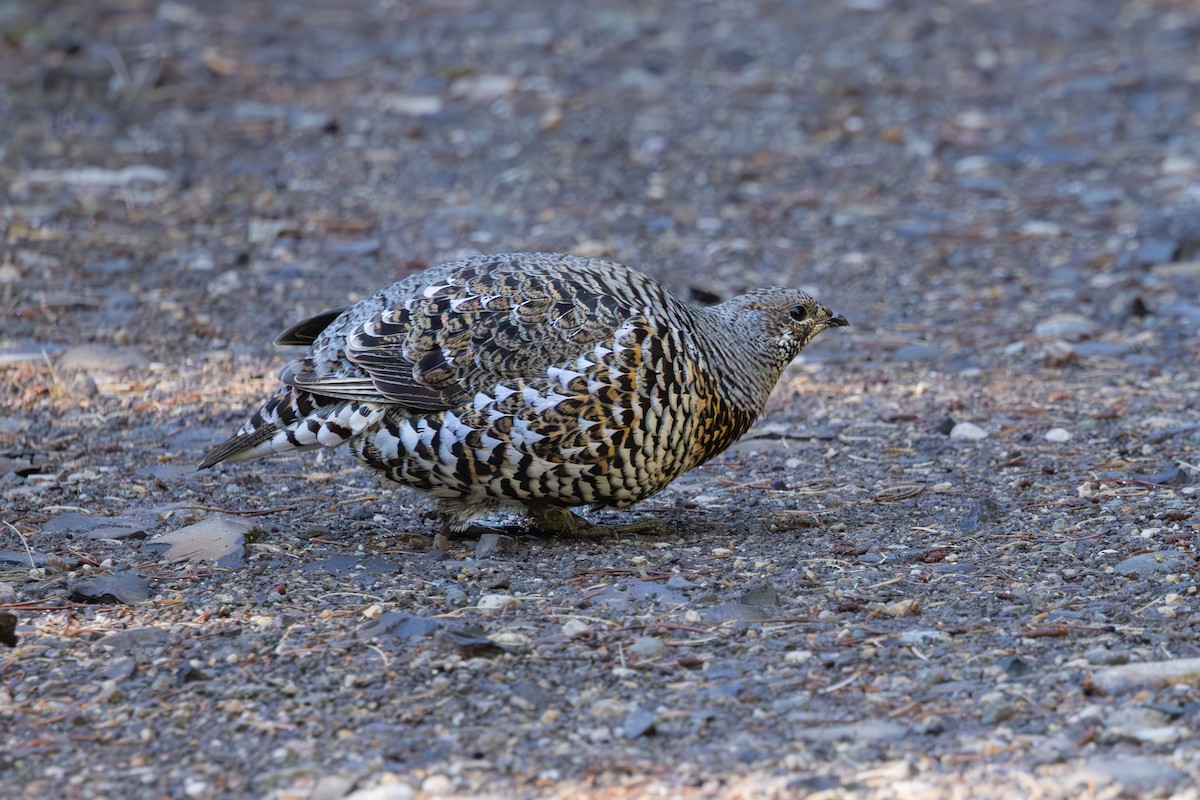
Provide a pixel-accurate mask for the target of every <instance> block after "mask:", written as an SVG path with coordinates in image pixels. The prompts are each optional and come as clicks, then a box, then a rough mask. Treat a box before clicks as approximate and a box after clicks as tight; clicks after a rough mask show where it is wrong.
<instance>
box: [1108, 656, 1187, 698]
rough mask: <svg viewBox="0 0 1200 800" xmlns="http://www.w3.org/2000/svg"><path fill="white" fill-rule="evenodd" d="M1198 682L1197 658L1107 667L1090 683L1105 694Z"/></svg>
mask: <svg viewBox="0 0 1200 800" xmlns="http://www.w3.org/2000/svg"><path fill="white" fill-rule="evenodd" d="M1198 679H1200V658H1176V659H1172V660H1170V661H1143V662H1140V663H1137V664H1121V665H1120V666H1116V667H1106V668H1105V669H1102V670H1100V671H1098V672H1097V673H1096V674H1095V675H1093V676H1092V683H1093V684H1095V685H1096V686H1098V687H1100V688H1101V689H1103V690H1104V691H1106V692H1110V693H1116V692H1127V691H1131V690H1134V689H1144V688H1153V687H1156V686H1171V685H1174V684H1177V683H1188V682H1192V681H1196V680H1198Z"/></svg>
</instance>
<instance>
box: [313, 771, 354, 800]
mask: <svg viewBox="0 0 1200 800" xmlns="http://www.w3.org/2000/svg"><path fill="white" fill-rule="evenodd" d="M356 783H358V776H357V775H347V774H343V773H330V774H328V775H322V776H321V777H319V778H317V780H316V782H315V783H314V784H313V787H312V788H311V789H310V790H309V791H308V793H307V795H306V797H305V800H342V798H344V797H346V796H347V795H348V794H349V793H350V790H351V789H353V788H354V784H356Z"/></svg>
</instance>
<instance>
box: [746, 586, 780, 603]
mask: <svg viewBox="0 0 1200 800" xmlns="http://www.w3.org/2000/svg"><path fill="white" fill-rule="evenodd" d="M738 600H739V601H740V602H742V603H745V604H746V605H749V606H758V607H759V608H774V607H775V606H777V605H779V591H778V590H777V589H776V588H775V587H774V586H772V585H771V584H769V583H760V584H758V585H757V586H752V587H750V588H749V589H747V590H746V591H745V592H743V593H742V596H741V597H739V598H738Z"/></svg>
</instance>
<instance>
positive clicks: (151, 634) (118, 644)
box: [96, 627, 171, 653]
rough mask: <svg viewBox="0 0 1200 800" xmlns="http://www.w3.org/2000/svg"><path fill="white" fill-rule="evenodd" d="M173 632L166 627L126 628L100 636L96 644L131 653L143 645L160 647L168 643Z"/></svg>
mask: <svg viewBox="0 0 1200 800" xmlns="http://www.w3.org/2000/svg"><path fill="white" fill-rule="evenodd" d="M170 636H171V634H170V633H169V632H168V631H167V630H166V629H165V628H151V627H146V628H126V629H125V630H123V631H113V632H112V633H110V634H108V635H107V636H103V637H101V638H100V640H99V641H97V642H96V644H98V645H100V646H101V647H107V648H108V649H110V650H115V651H117V652H119V653H129V652H132V651H134V650H139V649H141V648H143V647H158V646H159V645H163V644H166V643H167V640H168V639H169V638H170Z"/></svg>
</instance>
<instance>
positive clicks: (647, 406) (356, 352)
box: [200, 253, 848, 533]
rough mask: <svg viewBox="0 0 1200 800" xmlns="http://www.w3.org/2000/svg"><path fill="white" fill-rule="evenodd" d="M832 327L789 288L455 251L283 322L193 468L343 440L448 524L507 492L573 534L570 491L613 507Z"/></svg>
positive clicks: (672, 467) (830, 316) (546, 527)
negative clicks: (266, 374) (269, 388)
mask: <svg viewBox="0 0 1200 800" xmlns="http://www.w3.org/2000/svg"><path fill="white" fill-rule="evenodd" d="M846 324H848V323H847V322H846V319H845V317H843V316H841V315H840V314H836V313H834V312H833V311H831V310H829V309H828V308H826V307H825V306H823V305H821V304H819V303H817V302H816V301H815V300H814V299H813V298H812V297H810V296H809V295H807V294H805V293H804V292H801V291H797V290H795V289H780V288H771V289H755V290H753V291H750V292H747V293H746V294H743V295H741V296H738V297H735V298H733V299H732V300H729V301H727V302H724V303H721V304H720V305H715V306H711V307H708V308H697V307H694V306H691V305H688V304H687V303H684V302H683V301H681V300H679V299H678V298H677V297H675V296H674V295H672V294H671V293H670V292H669V291H667V289H666V288H664V287H663V286H662V285H661V284H659V283H658V282H657V281H654V280H653V279H651V278H649V277H647V276H646V275H643V274H642V273H640V272H637V271H635V270H633V269H630V268H629V267H625V266H622V265H620V264H615V263H612V262H608V261H601V260H596V259H588V258H577V257H575V256H569V255H557V254H541V253H537V254H527V253H522V254H507V255H493V256H479V257H475V258H468V259H464V260H462V261H455V262H452V263H449V264H443V265H440V266H436V267H431V268H429V269H427V270H425V271H423V272H420V273H418V274H415V275H412V276H410V277H408V278H405V279H404V280H402V281H399V282H397V283H394V284H392V285H391V286H389V287H387V288H386V289H383V290H381V291H380V292H378V293H376V294H375V295H373V296H371V297H368V298H367V299H365V300H363V301H361V302H359V303H356V304H355V305H353V306H349V307H348V308H343V309H337V310H334V311H329V312H326V313H324V314H321V315H319V316H316V317H313V318H312V319H309V320H305V321H304V322H301V323H299V324H298V325H295V326H293V327H292V328H289V329H288V330H287V331H285V332H284V333H282V334H280V336H279V338H278V339H276V344H281V345H306V346H307V347H308V350H307V352H306V353H305V354H304V355H303V356H301V357H300V358H298V359H296V360H294V361H292V362H290V363H288V364H287V365H286V366H285V367H284V368H283V370H282V371H281V372H280V374H279V380H280V382H281V385H280V387H279V388H278V389H277V390H276V391H275V394H274V395H273V396H272V397H271V398H270V399H269V400H267V402H266V404H265V405H264V406H263V407H262V408H261V409H259V410H258V411H257V412H256V413H255V414H254V416H252V417H251V418H250V419H249V420H248V421H247V422H246V424H245V425H243V426H242V427H241V429H240V430H239V431H238V432H237V434H236V435H235V436H233V437H232V438H230V439H229V440H227V441H226V442H224V443H223V444H221V445H220V446H218V447H216V448H215V449H213V450H212V451H211V452H209V453H208V454H207V455H206V456H205V457H204V460H203V462H202V463H201V464H200V468H201V469H204V468H207V467H211V466H213V465H215V464H218V463H220V462H222V461H231V462H233V461H244V460H247V459H251V458H258V457H259V456H265V455H269V454H271V453H280V452H284V451H286V450H294V449H307V448H313V447H337V446H338V445H341V444H345V443H347V442H348V443H349V444H350V448H351V450H352V451H353V453H354V455H355V456H356V457H357V458H358V459H359V460H361V461H363V462H364V463H365V464H367V465H368V466H371V467H374V468H375V469H378V470H381V471H382V472H383V473H384V474H385V475H386V476H387V477H388V478H390V479H392V480H394V481H397V482H399V483H402V484H406V485H408V486H412V487H416V488H417V489H422V490H425V491H426V492H428V493H429V494H431V495H433V497H435V498H436V499H437V501H438V504H439V511H440V512H441V517H442V519H443V525H444V529H446V530H449V531H462V530H465V529H466V528H468V527H469V526H470V525H471V523H472V521H473V520H475V519H476V518H477V517H479V516H480V515H482V514H484V513H486V512H487V511H489V510H490V509H491V508H493V507H495V506H500V505H506V506H518V507H523V508H524V509H525V510H526V512H527V513H529V514H530V515H531V516H532V517H533V521H534V523H535V525H536V526H537V527H538V528H540V529H541V530H543V531H546V532H555V533H579V532H581V531H583V530H586V529H588V528H590V525H589V524H588V523H586V522H585V521H584V520H583V519H582V518H580V517H578V516H576V515H575V514H573V513H572V512H571V511H569V509H570V508H571V507H572V506H593V507H600V506H609V507H616V508H626V507H628V506H630V505H632V504H634V503H636V502H637V501H639V500H641V499H643V498H646V497H649V496H650V495H652V494H654V493H655V492H657V491H659V490H661V489H662V488H663V487H665V486H666V485H667V484H668V483H670V482H671V481H673V480H674V479H675V478H677V477H679V476H680V475H682V474H683V473H685V472H687V471H688V470H690V469H692V468H693V467H695V466H697V465H699V464H702V463H704V462H705V461H707V460H708V459H710V458H712V457H713V456H715V455H717V454H718V453H720V452H721V451H722V450H724V449H725V448H727V447H729V445H731V444H733V442H734V441H736V440H737V439H738V437H740V436H741V435H742V434H743V433H745V432H746V430H747V429H748V428H749V427H750V425H751V424H752V423H753V422H754V420H755V418H756V417H757V416H758V415H759V414H760V413H761V412H762V410H763V406H764V405H765V404H766V401H767V395H768V394H769V393H770V391H771V389H772V388H773V387H774V386H775V383H776V382H777V381H778V380H779V376H780V374H781V373H782V372H783V369H784V367H786V366H787V365H788V363H789V362H790V361H791V360H792V359H793V358H795V356H796V354H798V353H799V352H800V351H801V350H802V349H803V348H804V346H805V345H807V344H808V343H809V342H810V341H812V339H813V337H814V336H816V335H817V334H818V333H820V332H821V331H823V330H825V329H826V328H829V327H835V326H843V325H846Z"/></svg>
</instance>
